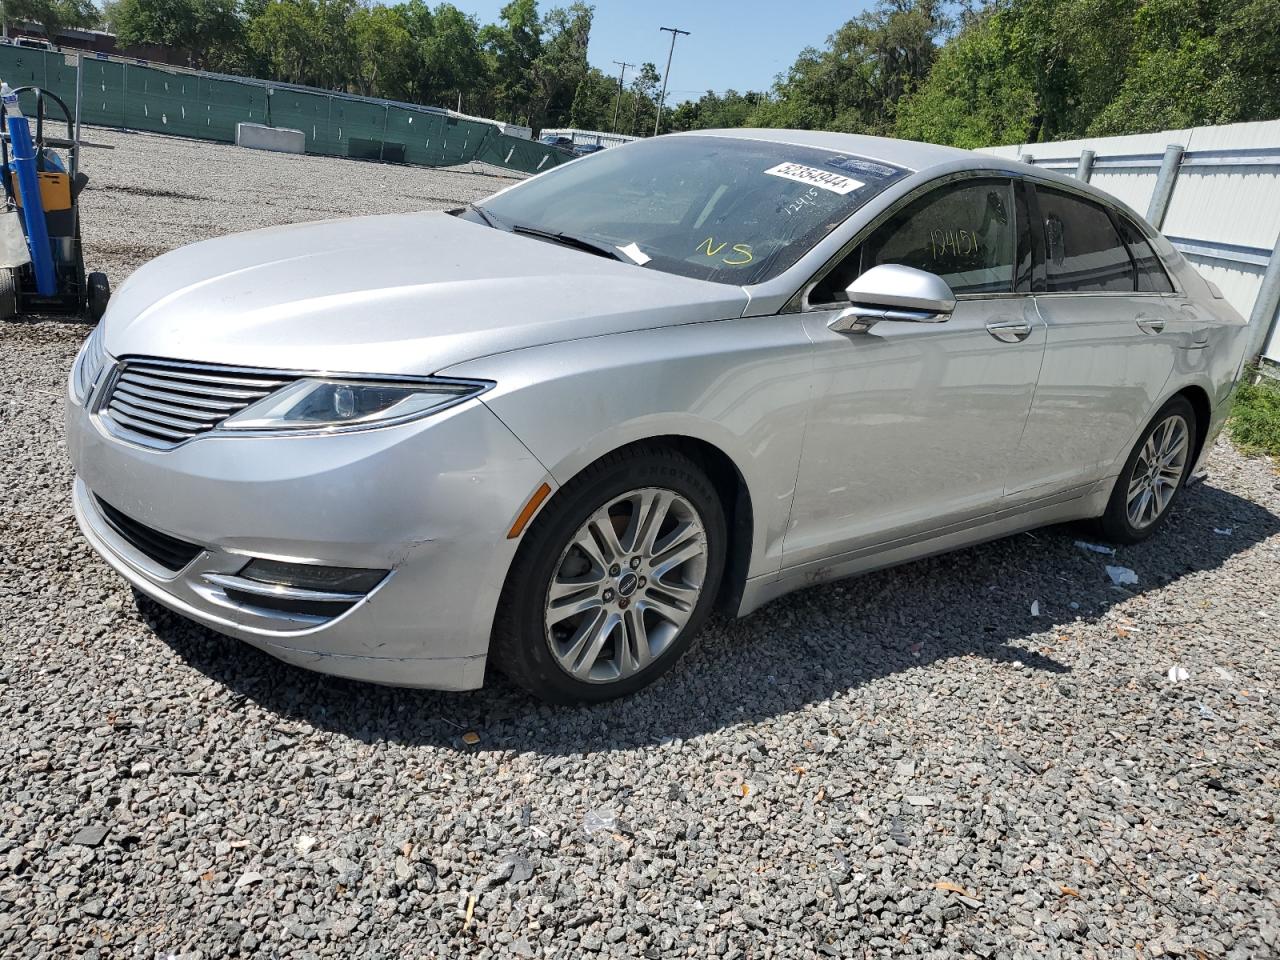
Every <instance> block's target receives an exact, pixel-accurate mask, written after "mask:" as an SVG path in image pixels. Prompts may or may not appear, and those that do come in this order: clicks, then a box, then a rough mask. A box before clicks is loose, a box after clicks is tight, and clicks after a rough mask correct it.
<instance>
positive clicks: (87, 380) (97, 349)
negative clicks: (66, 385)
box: [72, 323, 107, 403]
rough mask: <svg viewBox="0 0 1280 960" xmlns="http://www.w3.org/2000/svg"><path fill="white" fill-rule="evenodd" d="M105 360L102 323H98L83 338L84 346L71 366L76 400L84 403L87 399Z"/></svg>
mask: <svg viewBox="0 0 1280 960" xmlns="http://www.w3.org/2000/svg"><path fill="white" fill-rule="evenodd" d="M106 362H107V351H106V349H105V348H104V347H103V346H102V324H101V323H99V324H98V325H97V326H96V327H94V328H93V333H91V334H89V338H88V339H87V340H85V342H84V346H83V347H81V348H80V354H79V355H78V356H77V357H76V361H75V364H74V365H73V367H72V377H73V380H72V382H73V383H74V384H75V396H76V400H77V402H79V403H84V402H85V400H86V399H88V397H89V391H90V390H91V389H92V388H93V385H94V383H95V382H96V381H97V379H98V374H100V373H102V366H103V364H105V363H106Z"/></svg>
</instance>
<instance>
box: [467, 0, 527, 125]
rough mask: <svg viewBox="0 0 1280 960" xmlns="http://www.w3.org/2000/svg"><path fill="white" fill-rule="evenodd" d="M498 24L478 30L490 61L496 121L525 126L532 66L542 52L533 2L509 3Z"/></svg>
mask: <svg viewBox="0 0 1280 960" xmlns="http://www.w3.org/2000/svg"><path fill="white" fill-rule="evenodd" d="M500 16H501V17H502V22H501V23H500V24H490V25H488V26H486V27H485V28H483V29H482V30H481V31H480V42H481V44H482V45H483V47H484V49H485V51H486V53H487V55H488V57H489V61H490V69H489V71H488V72H489V75H490V78H491V79H490V82H491V84H492V87H493V102H494V108H495V110H494V112H495V114H496V119H498V120H506V121H508V122H511V123H522V124H527V123H528V120H529V114H530V106H531V103H532V100H533V93H534V79H533V63H534V61H535V60H537V59H538V55H539V54H540V53H541V52H542V22H541V21H540V20H539V19H538V4H537V0H511V2H510V3H508V4H507V5H506V6H505V7H503V8H502V11H501V14H500Z"/></svg>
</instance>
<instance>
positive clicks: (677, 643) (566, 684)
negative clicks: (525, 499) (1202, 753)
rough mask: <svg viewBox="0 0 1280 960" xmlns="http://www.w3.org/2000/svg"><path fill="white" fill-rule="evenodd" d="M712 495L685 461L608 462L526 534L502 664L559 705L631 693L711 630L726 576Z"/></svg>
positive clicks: (506, 605)
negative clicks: (698, 635)
mask: <svg viewBox="0 0 1280 960" xmlns="http://www.w3.org/2000/svg"><path fill="white" fill-rule="evenodd" d="M725 544H726V533H725V519H724V512H723V509H722V508H721V505H720V501H719V498H718V497H717V495H716V492H715V488H714V487H713V486H712V484H711V482H710V481H709V480H708V479H707V477H706V475H705V474H704V473H703V472H702V471H701V469H699V467H698V466H697V465H696V464H695V463H693V461H691V460H689V459H688V458H687V457H684V456H683V455H681V454H679V453H676V452H674V451H668V450H658V449H654V450H645V449H643V448H641V449H636V450H631V451H623V452H620V453H617V454H611V455H610V456H608V457H606V458H604V459H603V460H601V461H599V462H597V463H596V464H593V465H592V466H591V467H589V468H587V470H585V471H584V472H583V473H582V474H581V475H580V476H578V477H576V478H575V479H574V480H573V481H572V482H571V483H569V484H568V485H566V486H565V487H564V488H562V489H561V490H560V491H559V493H558V494H557V495H556V497H555V498H554V499H553V500H552V502H551V503H550V504H548V506H547V507H546V509H545V510H544V511H543V512H542V514H540V515H539V516H538V518H537V519H536V520H535V522H534V525H533V527H531V528H530V530H529V532H528V533H527V534H526V535H525V540H524V542H523V543H522V544H521V547H520V550H519V552H518V553H517V555H516V560H515V562H514V564H513V566H512V569H511V573H510V575H509V576H508V578H507V584H506V587H505V588H504V590H503V596H502V599H501V601H500V602H499V615H498V620H497V623H496V625H495V631H494V638H493V659H494V662H495V664H496V665H497V666H498V667H499V668H500V669H501V670H503V671H504V672H505V673H506V674H507V675H508V676H510V677H511V679H513V680H514V681H515V682H516V683H518V684H520V685H521V686H523V687H525V688H526V689H527V690H529V691H530V692H531V693H533V694H535V695H536V696H539V697H541V698H543V699H545V700H549V701H552V702H554V703H575V702H598V701H602V700H610V699H613V698H614V697H620V696H625V695H626V694H629V693H632V692H633V691H635V690H638V689H640V688H641V687H643V686H646V685H647V684H649V683H651V682H652V681H653V680H655V679H656V678H657V677H658V676H659V675H661V674H662V673H663V672H665V671H666V670H667V669H668V668H669V667H670V666H671V665H672V664H673V663H674V662H675V661H676V660H677V659H678V658H679V656H680V654H681V653H682V652H683V651H684V650H685V649H686V648H687V647H688V646H689V643H690V641H691V640H692V639H693V637H694V635H695V634H696V633H697V632H698V631H699V630H700V629H701V628H702V625H703V624H704V623H705V621H706V619H707V616H708V615H709V614H710V612H711V607H712V604H713V602H714V599H715V594H716V591H717V590H718V588H719V585H720V577H721V573H722V571H723V569H724V557H725Z"/></svg>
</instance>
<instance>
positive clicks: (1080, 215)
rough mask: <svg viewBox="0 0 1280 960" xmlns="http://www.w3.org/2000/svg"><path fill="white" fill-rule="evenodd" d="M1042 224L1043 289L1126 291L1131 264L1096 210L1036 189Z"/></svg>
mask: <svg viewBox="0 0 1280 960" xmlns="http://www.w3.org/2000/svg"><path fill="white" fill-rule="evenodd" d="M1036 197H1037V199H1038V200H1039V201H1040V216H1041V217H1043V218H1044V251H1045V268H1046V272H1047V275H1048V276H1047V289H1048V291H1049V292H1050V293H1067V292H1071V291H1077V290H1115V291H1132V290H1133V289H1134V282H1133V261H1131V260H1130V259H1129V252H1128V250H1126V249H1125V245H1124V241H1122V240H1121V239H1120V234H1118V233H1116V228H1115V226H1114V225H1113V224H1112V222H1111V217H1110V215H1109V214H1108V213H1107V211H1106V209H1105V208H1103V207H1102V206H1101V205H1099V204H1096V203H1093V202H1092V201H1089V200H1085V199H1083V198H1082V197H1076V196H1072V195H1071V194H1067V193H1061V192H1059V191H1057V190H1054V189H1052V188H1050V187H1041V186H1037V187H1036Z"/></svg>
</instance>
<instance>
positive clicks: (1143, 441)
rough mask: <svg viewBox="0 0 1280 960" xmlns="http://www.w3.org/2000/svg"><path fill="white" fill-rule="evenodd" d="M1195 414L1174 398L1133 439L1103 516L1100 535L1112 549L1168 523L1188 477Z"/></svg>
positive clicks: (1149, 534) (1132, 541)
mask: <svg viewBox="0 0 1280 960" xmlns="http://www.w3.org/2000/svg"><path fill="white" fill-rule="evenodd" d="M1195 437H1196V412H1195V410H1194V409H1193V408H1192V406H1191V404H1190V403H1189V402H1187V400H1186V399H1185V398H1183V397H1174V398H1173V399H1172V400H1170V401H1169V402H1168V403H1166V404H1165V405H1164V406H1163V407H1161V408H1160V410H1159V412H1158V413H1157V414H1156V415H1155V417H1153V418H1152V420H1151V423H1150V424H1149V425H1148V426H1147V429H1146V430H1145V431H1143V434H1142V436H1141V437H1139V438H1138V442H1137V444H1136V445H1135V446H1134V448H1133V452H1131V453H1130V454H1129V459H1128V460H1126V461H1125V465H1124V469H1123V470H1121V471H1120V476H1119V477H1117V478H1116V485H1115V489H1114V490H1112V492H1111V499H1110V501H1109V502H1108V503H1107V512H1106V513H1104V514H1103V515H1102V519H1101V521H1100V522H1101V526H1102V532H1103V534H1104V535H1105V536H1106V537H1107V538H1108V539H1110V540H1114V541H1116V542H1117V543H1138V542H1140V541H1142V540H1145V539H1147V538H1148V537H1149V536H1151V535H1152V534H1153V533H1155V532H1156V531H1157V530H1158V529H1159V528H1160V527H1161V526H1162V525H1163V524H1164V523H1165V521H1166V520H1168V519H1169V512H1170V508H1171V507H1172V506H1173V502H1174V500H1175V499H1176V498H1177V496H1178V494H1179V493H1180V492H1181V491H1182V488H1183V486H1184V484H1185V482H1186V479H1187V474H1188V473H1189V472H1190V471H1191V467H1192V462H1191V454H1192V450H1193V448H1194V445H1195Z"/></svg>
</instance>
